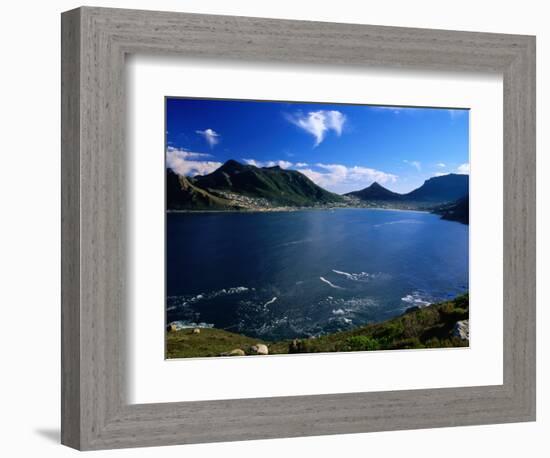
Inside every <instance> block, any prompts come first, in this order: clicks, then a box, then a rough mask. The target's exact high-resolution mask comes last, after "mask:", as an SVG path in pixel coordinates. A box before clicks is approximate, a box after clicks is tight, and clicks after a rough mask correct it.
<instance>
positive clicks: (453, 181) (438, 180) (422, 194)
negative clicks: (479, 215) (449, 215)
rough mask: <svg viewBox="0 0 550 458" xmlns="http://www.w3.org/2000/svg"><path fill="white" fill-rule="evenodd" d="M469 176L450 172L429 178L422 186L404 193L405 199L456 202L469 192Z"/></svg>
mask: <svg viewBox="0 0 550 458" xmlns="http://www.w3.org/2000/svg"><path fill="white" fill-rule="evenodd" d="M469 182H470V180H469V176H468V175H459V174H456V173H449V174H448V175H442V176H439V177H432V178H429V179H427V180H426V181H425V182H424V184H423V185H422V186H420V187H419V188H417V189H415V190H414V191H411V192H409V193H408V194H403V199H404V200H406V201H414V202H454V201H456V200H458V199H460V198H461V197H464V196H467V195H468V193H469Z"/></svg>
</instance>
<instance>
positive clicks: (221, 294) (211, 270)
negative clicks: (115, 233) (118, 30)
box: [166, 209, 468, 340]
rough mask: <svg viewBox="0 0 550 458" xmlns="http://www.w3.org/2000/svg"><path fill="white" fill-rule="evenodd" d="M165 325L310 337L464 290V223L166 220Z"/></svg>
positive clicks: (327, 216) (329, 215)
mask: <svg viewBox="0 0 550 458" xmlns="http://www.w3.org/2000/svg"><path fill="white" fill-rule="evenodd" d="M166 230H167V242H166V268H167V284H166V290H167V304H166V307H167V321H168V322H172V321H178V322H179V325H181V326H196V325H199V326H214V327H216V328H222V329H226V330H229V331H233V332H238V333H242V334H246V335H249V336H253V337H261V338H263V339H267V340H271V339H282V338H294V337H306V336H311V335H319V334H323V333H327V332H334V331H337V330H344V329H350V328H353V327H356V326H359V325H362V324H366V323H370V322H373V321H380V320H384V319H387V318H390V317H393V316H396V315H399V314H401V313H403V312H404V311H405V310H406V309H407V308H409V307H412V306H415V305H416V306H423V305H427V304H429V303H433V302H437V301H441V300H444V299H447V298H451V297H454V296H456V295H457V294H460V293H462V292H465V291H467V290H468V226H466V225H463V224H460V223H457V222H451V221H444V220H441V219H440V218H439V216H437V215H433V214H429V213H421V212H412V211H393V210H371V209H338V210H310V211H307V210H306V211H293V212H269V213H268V212H264V213H262V212H258V213H168V214H167V223H166Z"/></svg>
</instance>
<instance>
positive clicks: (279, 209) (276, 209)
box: [165, 207, 435, 214]
mask: <svg viewBox="0 0 550 458" xmlns="http://www.w3.org/2000/svg"><path fill="white" fill-rule="evenodd" d="M327 210H328V211H335V210H377V211H397V212H412V213H433V212H431V211H429V210H418V209H406V208H386V207H324V208H318V207H295V208H291V207H274V208H265V209H260V208H258V209H256V208H254V209H242V210H170V209H167V210H165V213H166V214H170V213H241V214H244V213H283V212H286V213H293V212H299V211H327ZM434 214H435V213H434Z"/></svg>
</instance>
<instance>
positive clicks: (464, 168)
mask: <svg viewBox="0 0 550 458" xmlns="http://www.w3.org/2000/svg"><path fill="white" fill-rule="evenodd" d="M456 170H457V172H458V173H465V174H468V173H470V163H469V162H465V163H464V164H460V165H459V166H458V167H457V169H456Z"/></svg>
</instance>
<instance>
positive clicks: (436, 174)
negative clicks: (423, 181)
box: [434, 172, 449, 177]
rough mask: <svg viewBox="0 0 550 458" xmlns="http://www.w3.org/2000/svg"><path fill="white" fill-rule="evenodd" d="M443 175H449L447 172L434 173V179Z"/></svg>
mask: <svg viewBox="0 0 550 458" xmlns="http://www.w3.org/2000/svg"><path fill="white" fill-rule="evenodd" d="M445 175H449V172H435V173H434V177H444V176H445Z"/></svg>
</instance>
